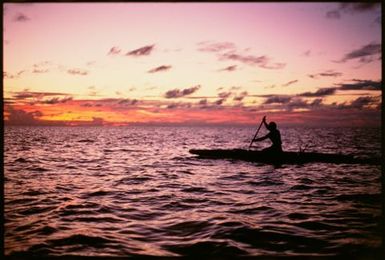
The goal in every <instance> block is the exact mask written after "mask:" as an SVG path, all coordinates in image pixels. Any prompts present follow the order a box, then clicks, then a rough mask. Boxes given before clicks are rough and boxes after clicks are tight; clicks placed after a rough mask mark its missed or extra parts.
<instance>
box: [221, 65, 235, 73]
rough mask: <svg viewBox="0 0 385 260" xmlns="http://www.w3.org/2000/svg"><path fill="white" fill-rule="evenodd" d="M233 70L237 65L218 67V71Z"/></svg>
mask: <svg viewBox="0 0 385 260" xmlns="http://www.w3.org/2000/svg"><path fill="white" fill-rule="evenodd" d="M235 70H237V65H232V66H228V67H226V68H223V69H220V70H219V71H228V72H232V71H235Z"/></svg>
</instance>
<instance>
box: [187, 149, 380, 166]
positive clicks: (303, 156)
mask: <svg viewBox="0 0 385 260" xmlns="http://www.w3.org/2000/svg"><path fill="white" fill-rule="evenodd" d="M189 152H190V153H192V154H196V155H198V156H199V158H209V159H233V160H243V161H250V162H262V163H268V164H302V163H310V162H321V163H337V164H338V163H346V164H372V165H379V164H381V160H380V158H357V157H355V156H353V155H343V154H327V153H312V152H282V153H277V154H271V153H265V152H262V151H253V150H251V151H249V150H243V149H229V150H223V149H213V150H205V149H202V150H199V149H191V150H190V151H189Z"/></svg>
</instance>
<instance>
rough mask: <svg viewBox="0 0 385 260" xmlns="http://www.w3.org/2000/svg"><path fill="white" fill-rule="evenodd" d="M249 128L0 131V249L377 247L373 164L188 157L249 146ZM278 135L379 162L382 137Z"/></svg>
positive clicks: (302, 250)
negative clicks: (1, 222)
mask: <svg viewBox="0 0 385 260" xmlns="http://www.w3.org/2000/svg"><path fill="white" fill-rule="evenodd" d="M253 131H255V129H251V128H229V127H228V128H224V127H222V128H215V127H192V128H187V127H67V128H63V127H6V128H5V141H4V144H5V147H4V148H5V149H4V150H5V154H4V163H5V164H4V169H5V173H4V176H5V184H4V193H5V198H4V201H5V212H4V218H5V253H6V254H23V253H26V254H29V255H31V254H35V255H68V254H79V255H97V256H101V255H112V256H124V255H162V256H173V255H199V254H203V255H206V256H207V255H216V256H240V255H267V256H279V255H336V254H340V253H342V254H351V255H355V254H365V253H368V254H370V253H372V252H377V251H378V250H379V246H380V243H381V236H380V228H379V221H380V215H381V191H380V188H381V186H380V174H381V167H380V166H370V165H343V164H342V165H333V164H306V165H282V166H281V167H273V166H271V165H265V164H257V163H249V162H241V161H231V160H200V159H197V158H195V157H194V156H192V155H190V154H189V153H188V150H189V149H191V148H212V149H214V148H247V147H248V145H249V141H250V138H251V137H252V136H253ZM261 134H263V133H261ZM281 134H282V140H283V148H284V149H285V150H291V151H298V150H299V147H300V146H301V147H302V148H304V147H305V146H306V149H307V151H319V152H341V153H353V154H358V155H363V154H367V155H371V154H374V155H377V156H379V155H380V145H381V143H380V129H348V128H343V129H330V128H325V129H301V128H286V129H285V128H283V129H281ZM265 145H267V143H265ZM259 147H260V148H262V147H263V144H260V145H259Z"/></svg>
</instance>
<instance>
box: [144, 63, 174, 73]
mask: <svg viewBox="0 0 385 260" xmlns="http://www.w3.org/2000/svg"><path fill="white" fill-rule="evenodd" d="M171 67H172V66H171V65H162V66H159V67H156V68H153V69H151V70H149V71H148V73H156V72H161V71H167V70H169V69H171Z"/></svg>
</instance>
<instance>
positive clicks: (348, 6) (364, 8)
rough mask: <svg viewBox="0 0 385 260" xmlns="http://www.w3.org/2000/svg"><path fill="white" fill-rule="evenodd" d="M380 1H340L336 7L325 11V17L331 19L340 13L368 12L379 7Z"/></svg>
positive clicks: (338, 17)
mask: <svg viewBox="0 0 385 260" xmlns="http://www.w3.org/2000/svg"><path fill="white" fill-rule="evenodd" d="M380 6H381V3H380V2H361V3H340V4H339V6H338V7H337V8H336V9H333V10H329V11H328V12H326V15H325V16H326V17H327V18H331V19H340V18H341V16H342V14H343V13H345V14H356V13H363V12H370V11H374V10H377V9H379V8H380Z"/></svg>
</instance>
